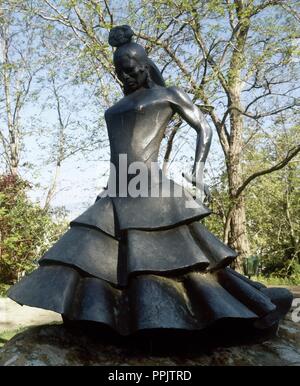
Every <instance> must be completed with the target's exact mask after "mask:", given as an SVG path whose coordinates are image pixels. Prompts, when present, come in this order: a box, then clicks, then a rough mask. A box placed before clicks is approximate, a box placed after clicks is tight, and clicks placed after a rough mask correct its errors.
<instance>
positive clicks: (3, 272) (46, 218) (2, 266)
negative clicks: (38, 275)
mask: <svg viewBox="0 0 300 386" xmlns="http://www.w3.org/2000/svg"><path fill="white" fill-rule="evenodd" d="M29 187H30V186H29V184H28V183H27V182H25V181H23V180H21V179H19V178H18V177H15V176H12V175H4V176H1V177H0V236H1V244H0V247H1V249H0V282H3V283H6V284H12V283H13V282H15V281H16V280H17V279H18V278H19V277H20V276H21V275H22V274H23V273H25V272H30V271H31V270H32V269H34V267H35V266H36V261H37V259H38V258H39V257H40V256H41V255H42V254H43V253H44V252H45V251H46V250H47V248H49V246H50V245H51V244H53V242H54V241H55V240H56V239H57V238H58V237H59V236H60V234H61V232H62V231H63V229H64V225H63V223H62V222H58V223H56V222H54V221H53V219H52V217H51V216H50V214H49V213H45V211H44V210H43V209H42V208H41V207H40V206H39V205H37V204H34V203H32V202H30V201H29V200H28V198H27V196H26V190H27V189H29Z"/></svg>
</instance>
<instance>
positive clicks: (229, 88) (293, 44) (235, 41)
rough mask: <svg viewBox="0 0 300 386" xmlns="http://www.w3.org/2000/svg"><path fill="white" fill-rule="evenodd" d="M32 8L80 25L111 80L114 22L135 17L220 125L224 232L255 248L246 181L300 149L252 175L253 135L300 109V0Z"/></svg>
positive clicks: (169, 70) (163, 61)
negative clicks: (247, 162) (246, 166)
mask: <svg viewBox="0 0 300 386" xmlns="http://www.w3.org/2000/svg"><path fill="white" fill-rule="evenodd" d="M26 6H27V9H28V7H29V9H30V11H31V12H33V13H34V14H36V15H39V17H41V18H42V19H43V20H45V21H48V22H49V23H52V24H53V25H59V26H60V28H65V29H66V30H70V31H73V33H74V36H76V38H77V39H78V42H80V44H81V47H82V48H83V49H84V51H85V53H86V54H87V56H88V57H89V58H90V60H91V61H92V62H94V63H97V64H98V68H101V72H102V73H106V74H107V75H108V78H104V82H106V83H107V82H110V81H111V80H114V81H115V82H117V83H118V80H117V78H116V75H115V73H114V69H113V66H112V62H111V51H110V48H109V47H108V44H107V39H106V38H107V33H108V30H109V29H110V28H111V27H112V26H113V25H115V24H125V23H126V24H128V23H130V24H132V26H133V28H134V30H135V31H136V37H137V39H138V40H139V41H143V42H144V43H146V49H147V50H148V52H149V54H151V56H152V57H153V58H154V60H155V61H157V62H158V63H159V64H160V66H161V68H162V71H163V73H164V76H165V77H166V78H167V83H175V84H179V85H180V86H181V87H182V88H184V89H185V90H186V91H187V92H188V93H190V94H191V95H193V100H194V102H195V103H197V104H198V105H199V107H200V108H201V109H202V110H203V111H204V112H205V113H206V114H207V116H208V118H209V119H210V122H211V124H212V125H213V126H214V128H215V131H216V133H217V135H218V139H219V143H220V145H221V149H222V151H223V155H224V161H225V165H226V177H227V186H228V188H227V194H228V203H229V206H228V208H227V211H226V213H225V218H226V220H225V224H224V234H223V236H224V240H225V242H228V243H229V244H230V245H231V246H232V247H234V248H235V249H236V250H237V251H238V252H239V253H240V256H241V258H243V257H244V256H246V255H248V254H249V250H250V247H249V240H248V235H247V226H246V203H245V200H246V198H245V194H246V189H247V188H249V187H250V185H251V184H252V182H253V181H255V180H256V179H257V178H258V177H261V176H263V175H267V174H271V173H273V172H275V171H277V170H280V169H281V168H283V167H285V166H286V165H287V164H288V163H289V162H290V161H291V160H292V159H293V158H294V157H295V156H296V155H297V154H298V153H299V151H300V145H299V143H295V144H293V145H292V146H291V148H289V149H286V153H285V154H281V155H280V157H279V158H276V159H274V162H273V164H272V165H269V166H268V167H267V168H265V167H262V169H260V170H257V171H255V172H254V173H252V172H251V171H249V174H247V175H245V173H244V170H243V162H244V154H245V152H246V151H247V148H248V146H251V142H252V140H253V138H254V137H256V136H257V135H258V134H259V133H260V132H268V133H269V136H268V140H269V141H272V133H271V131H270V130H271V127H272V119H273V118H274V117H277V116H279V115H282V114H283V115H284V114H288V113H289V112H290V111H292V112H294V111H295V112H296V111H297V110H296V109H297V108H298V107H299V98H298V97H297V95H298V94H297V92H298V89H299V86H298V83H299V50H298V49H297V41H298V39H299V23H298V22H299V11H298V10H299V1H294V0H290V1H288V2H287V1H281V0H261V1H255V0H226V1H221V0H211V1H201V0H192V1H183V0H182V1H181V0H177V1H173V0H172V1H171V0H155V1H153V2H151V4H150V3H149V2H145V1H128V2H126V3H124V5H123V8H122V7H121V6H120V4H119V3H118V4H117V3H114V2H111V3H108V2H107V1H94V0H92V1H90V2H85V1H75V0H72V1H64V2H53V1H50V0H44V1H43V2H42V3H41V2H35V1H32V2H29V6H28V4H27V5H26ZM120 8H121V10H120ZM120 11H121V12H120ZM105 90H106V91H107V89H105ZM106 95H107V94H106ZM295 118H297V119H298V118H299V116H298V115H296V113H295ZM180 128H181V126H180V122H179V123H178V124H175V125H174V127H170V128H169V132H168V133H167V146H166V153H165V157H164V160H165V162H167V161H168V160H169V158H170V154H171V150H172V147H173V143H174V138H175V137H176V135H175V134H177V133H178V132H179V131H180Z"/></svg>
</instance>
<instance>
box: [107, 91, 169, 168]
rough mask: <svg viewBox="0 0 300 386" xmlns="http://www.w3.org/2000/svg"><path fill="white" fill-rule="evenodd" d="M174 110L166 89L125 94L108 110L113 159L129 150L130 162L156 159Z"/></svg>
mask: <svg viewBox="0 0 300 386" xmlns="http://www.w3.org/2000/svg"><path fill="white" fill-rule="evenodd" d="M172 114H173V111H172V109H171V107H170V104H169V102H168V101H167V100H166V98H165V95H164V90H161V89H159V88H155V91H152V90H151V89H146V90H139V91H137V92H135V93H133V94H131V95H129V96H126V97H124V98H123V99H121V100H120V101H119V102H117V103H116V104H115V105H113V106H112V107H110V108H109V109H108V110H107V111H106V112H105V119H106V123H107V130H108V136H109V141H110V149H111V162H112V163H113V164H115V166H116V167H118V164H119V163H118V157H119V155H120V154H126V155H127V159H128V164H130V163H132V162H136V161H139V162H144V163H145V164H146V165H149V164H150V163H151V162H156V161H157V157H158V152H159V147H160V143H161V141H162V139H163V135H164V131H165V129H166V126H167V124H168V122H169V120H170V118H171V116H172Z"/></svg>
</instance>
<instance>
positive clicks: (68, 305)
mask: <svg viewBox="0 0 300 386" xmlns="http://www.w3.org/2000/svg"><path fill="white" fill-rule="evenodd" d="M126 200H127V199H126ZM136 202H137V201H135V202H134V208H135V210H137V207H138V204H135V203H136ZM144 202H146V203H147V205H148V203H149V199H147V201H144ZM153 202H156V203H157V202H158V201H153ZM127 203H128V201H123V203H122V202H116V201H113V200H112V199H110V198H109V197H105V198H101V199H100V200H98V201H97V202H96V203H95V204H94V205H93V206H92V207H90V208H89V209H88V210H87V211H86V212H85V213H83V214H82V215H81V216H79V217H78V218H77V219H75V220H74V221H72V222H71V227H70V229H69V230H68V231H67V232H66V233H65V234H64V235H63V237H62V238H61V239H60V240H59V241H58V242H57V243H56V244H55V245H54V246H53V247H52V248H51V249H50V250H49V251H48V252H47V253H46V254H45V255H44V256H43V257H42V258H41V259H40V261H39V264H40V266H39V268H38V269H36V270H35V271H34V272H33V273H31V274H30V275H28V276H26V277H25V278H23V279H22V280H21V281H20V282H19V283H17V284H16V285H14V286H13V287H12V288H11V289H10V291H9V296H10V297H11V298H12V299H13V300H15V301H16V302H18V303H20V304H26V305H29V306H34V307H40V308H45V309H49V310H52V311H55V312H58V313H60V314H62V315H63V316H64V318H65V319H68V320H74V321H91V322H98V323H101V324H104V325H106V326H109V327H110V328H112V329H113V330H114V331H116V332H117V333H119V334H120V335H123V336H126V335H131V334H134V333H137V332H139V331H147V330H166V329H168V330H181V331H184V330H186V331H204V330H205V329H206V328H208V327H211V326H213V325H214V324H216V323H217V324H219V325H222V323H224V324H226V325H228V323H230V321H232V324H233V325H238V324H239V323H240V324H241V325H242V324H243V323H245V322H246V323H248V325H249V323H250V324H251V325H252V326H253V327H254V328H257V329H260V330H263V329H269V328H270V327H272V326H274V325H276V324H278V322H279V320H280V319H281V318H282V317H283V316H284V315H285V314H286V313H287V312H288V310H289V308H290V306H291V302H292V295H291V294H290V293H289V291H287V290H285V289H282V288H272V289H268V288H265V287H264V286H263V285H261V284H259V283H255V282H253V281H251V280H249V279H247V278H246V277H244V276H242V275H240V274H238V273H237V272H235V271H234V270H232V269H230V268H228V266H229V264H230V263H231V262H232V261H233V260H234V259H235V258H236V253H235V252H234V251H233V250H232V249H230V248H229V247H228V246H226V245H225V244H223V243H222V242H221V241H220V240H219V239H217V238H216V237H215V236H214V235H213V234H212V233H210V232H209V231H208V230H207V229H206V228H205V227H204V226H203V225H202V224H200V223H199V219H201V218H203V217H204V216H206V215H207V214H209V210H208V209H207V208H206V207H204V206H200V207H198V208H197V209H193V210H192V211H193V213H192V214H191V213H190V214H188V215H187V214H186V213H183V212H182V203H180V202H179V203H176V202H173V203H171V205H169V208H170V209H169V212H168V211H166V209H165V208H166V205H165V203H164V202H162V203H161V205H162V206H161V208H159V207H158V208H153V206H152V213H153V211H154V212H155V210H156V211H157V216H158V215H161V210H162V208H164V213H163V217H160V218H157V217H155V216H154V217H152V218H150V219H149V218H147V215H146V213H147V211H146V210H143V205H144V204H143V203H141V204H140V205H141V208H140V211H139V213H138V215H137V216H136V217H135V218H128V216H130V208H129V209H128V207H130V205H127ZM124 204H126V205H127V212H126V205H125V207H124ZM158 204H159V203H158ZM150 206H151V205H150ZM121 208H123V209H122V210H123V214H122V210H121ZM124 208H125V209H124ZM176 208H177V209H178V210H177V211H176ZM178 211H179V212H178ZM162 224H163V225H162Z"/></svg>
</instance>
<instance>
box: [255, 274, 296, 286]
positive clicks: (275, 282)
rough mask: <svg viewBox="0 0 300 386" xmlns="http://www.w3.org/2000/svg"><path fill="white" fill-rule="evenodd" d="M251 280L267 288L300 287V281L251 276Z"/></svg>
mask: <svg viewBox="0 0 300 386" xmlns="http://www.w3.org/2000/svg"><path fill="white" fill-rule="evenodd" d="M251 280H253V281H259V282H260V283H262V284H264V285H266V286H269V285H271V286H273V285H283V286H294V285H300V280H296V279H294V280H293V279H291V278H282V277H265V276H251Z"/></svg>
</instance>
